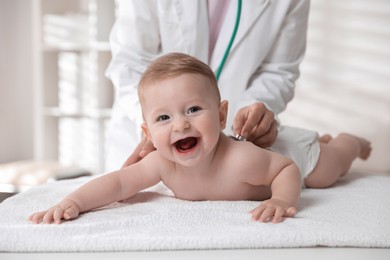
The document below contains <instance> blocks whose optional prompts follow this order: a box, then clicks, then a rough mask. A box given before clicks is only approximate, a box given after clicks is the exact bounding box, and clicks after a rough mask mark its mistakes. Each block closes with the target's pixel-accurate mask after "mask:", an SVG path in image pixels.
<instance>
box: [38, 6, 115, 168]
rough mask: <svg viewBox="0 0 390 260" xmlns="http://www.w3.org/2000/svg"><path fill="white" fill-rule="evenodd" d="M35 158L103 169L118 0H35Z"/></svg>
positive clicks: (111, 87)
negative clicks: (111, 39) (108, 74)
mask: <svg viewBox="0 0 390 260" xmlns="http://www.w3.org/2000/svg"><path fill="white" fill-rule="evenodd" d="M34 5H35V6H34V12H35V15H34V17H35V18H34V20H35V21H34V22H35V27H36V34H37V35H38V36H37V37H36V40H35V41H36V42H35V46H36V50H37V56H36V59H35V60H36V72H37V73H36V74H37V78H36V80H35V84H34V85H35V92H36V94H35V95H36V96H35V100H36V102H35V103H36V106H35V108H36V109H35V110H36V111H35V115H36V118H35V121H36V127H35V133H36V134H35V156H34V157H35V159H36V160H48V161H58V162H59V163H61V164H63V165H72V166H78V167H80V168H83V169H85V170H88V171H90V172H91V173H93V174H97V173H101V172H103V170H104V157H105V150H106V149H105V141H104V140H105V138H104V137H105V133H106V128H107V123H108V119H109V117H110V111H111V107H112V102H113V86H112V84H111V82H110V81H109V80H108V79H106V78H105V76H104V72H105V70H106V68H107V66H108V63H109V61H110V60H111V52H110V47H109V44H108V37H109V32H110V30H111V27H112V25H113V23H114V20H115V12H116V3H115V0H34Z"/></svg>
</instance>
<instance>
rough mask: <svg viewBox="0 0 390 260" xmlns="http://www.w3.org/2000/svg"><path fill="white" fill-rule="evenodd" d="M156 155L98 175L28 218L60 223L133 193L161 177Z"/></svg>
mask: <svg viewBox="0 0 390 260" xmlns="http://www.w3.org/2000/svg"><path fill="white" fill-rule="evenodd" d="M153 158H154V156H153V155H150V156H147V157H146V158H145V159H144V160H142V161H140V162H139V163H136V164H133V165H131V166H128V167H126V168H123V169H121V170H119V171H115V172H112V173H109V174H106V175H103V176H101V177H98V178H96V179H94V180H92V181H90V182H88V183H86V184H84V185H83V186H81V187H80V188H78V189H77V190H75V191H74V192H72V193H71V194H69V195H68V196H66V197H65V198H64V199H63V200H62V201H61V202H60V203H58V204H56V205H54V206H53V207H51V208H49V209H48V210H45V211H41V212H37V213H34V214H32V215H31V216H30V217H29V220H30V221H32V222H33V223H35V224H38V223H40V222H43V223H45V224H49V223H52V222H54V223H57V224H59V223H61V219H66V220H68V219H73V218H76V217H77V216H78V215H79V213H82V212H85V211H89V210H92V209H95V208H99V207H102V206H106V205H109V204H111V203H113V202H116V201H120V200H123V199H126V198H129V197H131V196H133V195H134V194H136V193H137V192H139V191H141V190H143V189H146V188H148V187H151V186H153V185H155V184H157V183H158V182H159V181H160V180H161V177H160V175H159V173H158V171H156V168H157V167H155V166H153V165H158V163H150V160H153Z"/></svg>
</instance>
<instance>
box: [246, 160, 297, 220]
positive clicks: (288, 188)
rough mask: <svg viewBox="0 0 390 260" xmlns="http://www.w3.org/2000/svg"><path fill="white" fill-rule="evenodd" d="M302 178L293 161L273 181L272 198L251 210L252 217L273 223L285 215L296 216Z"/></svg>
mask: <svg viewBox="0 0 390 260" xmlns="http://www.w3.org/2000/svg"><path fill="white" fill-rule="evenodd" d="M300 178H301V177H300V174H299V169H298V167H297V166H296V165H295V163H294V162H292V161H291V162H290V163H289V164H288V165H286V166H285V167H284V168H283V169H282V170H281V171H280V172H279V174H277V175H276V177H275V178H274V180H273V181H272V184H271V192H272V196H271V198H270V199H268V200H265V201H263V202H262V203H261V204H260V205H259V206H258V207H256V208H255V209H253V210H252V211H251V213H252V218H253V219H254V220H257V221H261V222H268V221H270V220H272V222H273V223H279V222H280V221H282V218H283V217H292V216H294V215H295V214H296V213H297V208H296V206H297V204H298V200H299V197H300V194H301V179H300Z"/></svg>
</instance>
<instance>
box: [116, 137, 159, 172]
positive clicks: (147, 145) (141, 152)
mask: <svg viewBox="0 0 390 260" xmlns="http://www.w3.org/2000/svg"><path fill="white" fill-rule="evenodd" d="M154 150H156V148H154V146H153V143H152V142H151V141H150V140H149V138H147V137H146V136H143V137H142V140H141V142H140V143H139V144H138V145H137V147H136V148H135V149H134V151H133V153H132V154H131V155H130V156H129V158H127V160H126V161H125V163H124V164H123V165H122V167H121V168H125V167H127V166H129V165H132V164H134V163H136V162H139V161H141V160H142V158H144V157H145V156H146V155H148V154H149V153H150V152H152V151H154Z"/></svg>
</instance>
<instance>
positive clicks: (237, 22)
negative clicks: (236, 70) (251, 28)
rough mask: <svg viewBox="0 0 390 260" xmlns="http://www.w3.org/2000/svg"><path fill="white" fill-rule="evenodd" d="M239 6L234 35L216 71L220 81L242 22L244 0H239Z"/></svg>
mask: <svg viewBox="0 0 390 260" xmlns="http://www.w3.org/2000/svg"><path fill="white" fill-rule="evenodd" d="M237 4H238V7H237V15H236V23H235V25H234V29H233V33H232V36H231V37H230V41H229V44H228V46H227V47H226V50H225V53H224V54H223V57H222V61H221V64H220V65H219V67H218V70H217V72H216V73H215V77H216V79H217V81H218V79H219V76H220V75H221V72H222V69H223V67H224V66H225V62H226V60H227V57H228V56H229V52H230V49H231V48H232V45H233V42H234V39H235V38H236V34H237V31H238V25H239V24H240V18H241V6H242V0H238V1H237Z"/></svg>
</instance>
